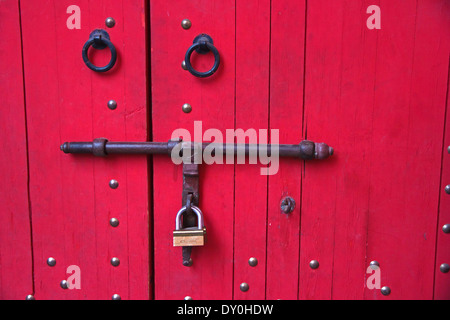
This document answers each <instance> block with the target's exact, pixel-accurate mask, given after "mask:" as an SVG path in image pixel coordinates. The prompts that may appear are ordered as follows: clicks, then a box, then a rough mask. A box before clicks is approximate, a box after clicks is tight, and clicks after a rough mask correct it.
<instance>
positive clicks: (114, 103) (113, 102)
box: [107, 99, 117, 110]
mask: <svg viewBox="0 0 450 320" xmlns="http://www.w3.org/2000/svg"><path fill="white" fill-rule="evenodd" d="M107 105H108V108H109V109H111V110H115V109H116V108H117V101H116V100H112V99H111V100H109V101H108V104H107Z"/></svg>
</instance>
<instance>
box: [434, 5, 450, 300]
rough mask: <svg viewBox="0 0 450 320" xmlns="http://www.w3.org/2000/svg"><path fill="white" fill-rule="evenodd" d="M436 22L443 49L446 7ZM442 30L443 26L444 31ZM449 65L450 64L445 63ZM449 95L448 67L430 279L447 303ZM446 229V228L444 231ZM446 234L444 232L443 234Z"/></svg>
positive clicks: (449, 10) (449, 21)
mask: <svg viewBox="0 0 450 320" xmlns="http://www.w3.org/2000/svg"><path fill="white" fill-rule="evenodd" d="M437 16H438V17H439V20H438V21H437V23H436V24H435V26H434V28H436V26H439V25H442V26H443V30H440V28H439V29H438V30H436V29H434V30H431V31H433V32H438V34H439V33H440V32H443V33H444V35H445V34H447V36H446V37H445V36H443V39H447V41H446V42H445V47H447V50H449V49H448V47H449V45H450V44H449V37H448V30H449V27H450V4H449V3H448V2H444V3H443V6H442V9H441V15H437ZM445 26H447V27H446V28H445ZM430 50H431V51H432V52H434V50H436V47H434V48H433V47H432V48H431V49H430ZM449 64H450V62H449ZM444 69H445V68H444V64H443V63H442V64H439V69H435V70H432V71H434V72H438V77H439V78H438V79H439V86H441V85H443V83H442V82H443V80H444ZM430 72H431V70H430ZM449 92H450V65H449V69H448V75H447V96H446V99H447V101H446V118H445V131H444V141H443V146H442V165H441V166H442V168H441V170H442V171H441V183H440V190H439V196H440V198H439V212H438V223H437V231H436V232H437V234H436V262H435V269H434V272H435V276H434V296H433V298H434V299H436V300H449V299H450V276H449V275H450V274H449V273H444V272H442V271H441V270H440V267H441V265H442V264H445V263H447V264H450V250H449V249H448V248H449V246H450V235H449V234H448V233H445V232H444V228H445V227H444V226H445V225H449V224H450V196H449V195H448V194H447V193H446V192H445V187H446V186H447V185H449V184H450V160H449V158H450V154H449V152H448V149H447V148H448V147H449V146H450V113H449ZM437 98H438V100H437V99H436V100H437V101H438V102H439V104H442V103H443V93H442V91H441V90H439V96H438V97H437ZM447 228H448V227H447ZM447 232H448V231H447Z"/></svg>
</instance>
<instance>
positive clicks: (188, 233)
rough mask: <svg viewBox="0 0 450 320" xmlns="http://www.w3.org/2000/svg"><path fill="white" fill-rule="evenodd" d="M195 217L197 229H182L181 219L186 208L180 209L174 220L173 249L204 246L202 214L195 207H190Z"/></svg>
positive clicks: (204, 236) (204, 230)
mask: <svg viewBox="0 0 450 320" xmlns="http://www.w3.org/2000/svg"><path fill="white" fill-rule="evenodd" d="M191 209H192V211H194V213H195V214H196V215H197V227H188V228H182V226H181V217H182V215H183V213H185V212H186V206H184V207H183V208H181V209H180V211H178V213H177V217H176V218H175V230H174V231H173V246H174V247H197V246H204V245H205V242H206V228H205V227H204V225H203V213H202V212H201V210H200V209H199V208H197V207H195V206H192V207H191Z"/></svg>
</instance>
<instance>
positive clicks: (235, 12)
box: [231, 0, 237, 300]
mask: <svg viewBox="0 0 450 320" xmlns="http://www.w3.org/2000/svg"><path fill="white" fill-rule="evenodd" d="M236 30H237V0H235V1H234V99H233V100H234V131H235V132H236V64H237V63H236V60H237V59H236V51H237V50H236V45H237V32H236ZM235 142H236V141H235ZM235 236H236V163H233V263H232V266H231V284H232V287H231V300H234V290H235V284H234V271H235V263H236V262H235V261H236V260H235V253H236V251H235V244H236V238H235Z"/></svg>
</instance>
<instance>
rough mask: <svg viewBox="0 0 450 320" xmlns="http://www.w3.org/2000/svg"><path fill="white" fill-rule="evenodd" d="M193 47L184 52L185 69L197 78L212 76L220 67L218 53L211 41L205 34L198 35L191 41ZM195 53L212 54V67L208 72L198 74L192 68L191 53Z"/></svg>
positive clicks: (198, 72)
mask: <svg viewBox="0 0 450 320" xmlns="http://www.w3.org/2000/svg"><path fill="white" fill-rule="evenodd" d="M193 43H194V44H193V45H192V46H190V47H189V49H188V51H187V52H186V56H185V58H184V62H185V64H186V69H187V70H188V71H189V72H190V73H191V74H192V75H194V76H196V77H199V78H206V77H210V76H212V75H213V74H214V73H215V72H216V71H217V69H218V68H219V65H220V55H219V51H218V50H217V49H216V47H215V46H214V44H213V39H212V38H211V37H210V36H209V35H207V34H204V33H202V34H200V35H198V36H196V37H195V39H194V41H193ZM194 51H196V52H197V53H200V54H206V53H208V52H212V53H213V54H214V65H213V66H212V68H211V69H210V70H209V71H206V72H200V71H197V70H195V69H194V68H193V67H192V64H191V55H192V53H193V52H194Z"/></svg>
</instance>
